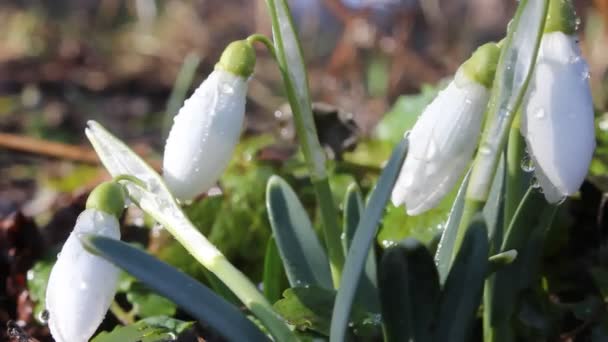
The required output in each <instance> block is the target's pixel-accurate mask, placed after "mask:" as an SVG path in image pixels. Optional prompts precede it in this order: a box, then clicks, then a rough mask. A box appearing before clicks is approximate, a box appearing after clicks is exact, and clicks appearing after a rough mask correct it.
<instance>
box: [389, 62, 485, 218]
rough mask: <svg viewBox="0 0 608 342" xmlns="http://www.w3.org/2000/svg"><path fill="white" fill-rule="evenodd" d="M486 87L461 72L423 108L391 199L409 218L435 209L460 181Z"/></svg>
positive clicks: (474, 142)
mask: <svg viewBox="0 0 608 342" xmlns="http://www.w3.org/2000/svg"><path fill="white" fill-rule="evenodd" d="M489 94H490V93H489V91H488V89H487V88H486V87H485V86H484V85H482V84H480V83H478V82H476V81H473V80H472V79H470V78H469V77H468V76H467V75H466V73H465V72H463V71H462V68H461V69H459V71H458V73H457V74H456V77H455V79H454V80H453V81H452V82H450V84H449V85H448V86H447V88H446V89H445V90H443V91H442V92H441V93H439V95H438V96H437V97H436V98H435V99H434V100H433V102H432V103H431V104H430V105H429V106H428V107H427V108H426V109H425V110H424V112H423V113H422V115H420V117H419V118H418V121H417V122H416V124H415V125H414V127H413V129H412V131H411V133H410V135H409V141H410V145H409V150H408V154H407V157H406V159H405V162H404V164H403V167H402V169H401V172H400V174H399V178H398V179H397V183H396V184H395V187H394V189H393V193H392V196H391V199H392V202H393V204H394V205H396V206H399V205H401V204H403V203H405V206H406V208H407V213H408V214H409V215H418V214H420V213H422V212H424V211H427V210H429V209H431V208H433V207H435V206H436V205H437V204H438V203H439V202H440V201H441V199H442V198H443V197H444V196H445V195H446V194H447V193H448V192H449V191H450V190H451V189H452V187H453V186H454V184H455V183H456V182H457V181H458V180H459V179H460V178H461V177H462V175H463V172H464V170H465V169H466V167H467V165H469V163H470V161H471V159H472V156H473V152H474V151H475V147H476V146H477V140H478V137H479V134H480V129H481V122H482V120H483V113H484V111H485V108H486V105H487V102H488V99H489Z"/></svg>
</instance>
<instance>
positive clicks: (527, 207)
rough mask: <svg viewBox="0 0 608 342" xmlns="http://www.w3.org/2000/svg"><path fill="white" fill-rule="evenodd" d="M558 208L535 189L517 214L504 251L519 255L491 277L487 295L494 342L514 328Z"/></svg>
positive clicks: (507, 234) (532, 189) (508, 231)
mask: <svg viewBox="0 0 608 342" xmlns="http://www.w3.org/2000/svg"><path fill="white" fill-rule="evenodd" d="M556 208H557V207H556V206H553V205H549V204H547V202H546V201H545V198H544V196H543V194H542V193H540V192H539V191H537V190H536V189H534V188H532V187H531V188H529V189H528V191H527V192H526V194H525V195H524V197H523V199H522V201H521V203H520V204H519V206H518V208H517V210H516V211H515V215H514V216H513V218H512V220H511V224H510V226H509V228H508V230H507V232H506V235H505V238H504V241H503V244H502V248H501V250H502V251H508V250H516V251H517V253H518V256H517V258H516V259H515V261H514V262H513V263H511V264H510V265H506V266H504V267H502V268H501V269H500V270H498V271H497V272H496V273H495V274H494V275H493V276H492V277H491V278H489V280H490V281H492V287H491V291H490V292H489V293H487V296H488V298H487V300H488V301H490V302H491V306H490V309H491V311H490V312H489V313H488V315H487V318H486V320H488V321H487V322H485V324H486V326H487V327H488V329H487V330H488V331H487V332H486V333H487V334H488V336H490V337H489V338H491V339H490V341H494V340H496V339H500V340H501V341H502V340H504V337H501V336H502V335H505V334H506V333H505V331H507V330H509V329H511V319H512V317H513V314H514V311H515V307H516V304H517V302H518V296H519V294H520V293H521V291H522V290H523V289H525V288H527V287H529V286H530V283H531V281H532V278H533V277H534V275H535V274H536V272H537V271H538V262H539V260H538V259H539V258H540V253H541V252H542V246H543V242H544V237H545V233H546V231H547V229H548V227H549V226H550V225H551V222H552V221H553V217H554V215H555V212H556Z"/></svg>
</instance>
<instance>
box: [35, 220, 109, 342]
mask: <svg viewBox="0 0 608 342" xmlns="http://www.w3.org/2000/svg"><path fill="white" fill-rule="evenodd" d="M80 234H97V235H102V236H106V237H110V238H114V239H119V238H120V228H119V224H118V220H117V219H116V217H115V216H113V215H111V214H108V213H105V212H103V211H100V210H97V209H87V210H85V211H83V212H82V213H81V214H80V216H78V220H77V222H76V226H75V227H74V230H73V231H72V233H71V234H70V236H69V238H68V239H67V241H66V242H65V244H64V245H63V248H62V249H61V253H60V254H59V255H58V257H57V262H56V263H55V265H54V266H53V269H52V271H51V275H50V278H49V282H48V286H47V291H46V309H47V310H48V312H49V321H48V324H49V328H50V330H51V334H52V335H53V338H54V339H55V341H57V342H86V341H88V340H89V338H91V336H92V335H93V334H94V333H95V330H97V327H99V324H101V321H103V318H104V317H105V315H106V312H107V311H108V308H109V307H110V303H112V300H113V298H114V294H115V291H116V285H117V281H118V275H119V270H118V269H117V268H116V267H115V266H114V265H112V264H110V263H109V262H107V261H105V260H104V259H102V258H101V257H98V256H96V255H93V254H90V253H89V252H87V251H86V250H85V249H84V247H82V245H81V243H80V239H79V235H80Z"/></svg>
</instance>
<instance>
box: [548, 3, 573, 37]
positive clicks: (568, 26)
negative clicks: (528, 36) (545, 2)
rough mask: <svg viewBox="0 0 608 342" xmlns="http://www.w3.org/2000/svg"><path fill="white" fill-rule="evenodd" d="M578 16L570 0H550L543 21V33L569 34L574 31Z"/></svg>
mask: <svg viewBox="0 0 608 342" xmlns="http://www.w3.org/2000/svg"><path fill="white" fill-rule="evenodd" d="M577 26H578V18H577V17H576V13H575V11H574V5H573V4H572V1H571V0H550V1H549V9H548V10H547V20H546V22H545V31H544V32H545V33H551V32H563V33H565V34H568V35H571V34H574V33H575V32H576V28H577Z"/></svg>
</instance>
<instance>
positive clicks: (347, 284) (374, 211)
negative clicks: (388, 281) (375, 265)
mask: <svg viewBox="0 0 608 342" xmlns="http://www.w3.org/2000/svg"><path fill="white" fill-rule="evenodd" d="M407 148H408V139H407V137H406V138H404V139H403V140H402V141H401V143H399V145H398V146H397V147H396V148H395V149H394V150H393V153H392V155H391V158H390V159H389V161H388V163H387V165H386V166H385V168H384V171H383V172H382V174H381V175H380V178H379V179H378V183H377V184H376V188H375V189H374V190H373V192H372V194H371V196H370V200H369V204H368V206H367V207H366V208H365V211H364V212H363V215H362V219H361V221H360V222H359V226H358V227H357V231H356V232H355V236H354V238H353V242H352V245H351V248H350V250H349V251H348V256H347V258H346V264H345V266H344V273H343V276H342V282H341V286H340V288H339V290H338V295H337V297H336V304H335V306H334V310H333V314H332V322H331V334H330V341H332V342H341V341H344V339H345V337H346V329H347V326H348V321H349V314H350V310H351V307H352V305H353V299H354V297H355V293H356V290H357V288H358V285H359V280H360V279H361V273H362V272H363V268H364V267H365V261H366V259H367V256H368V255H369V250H370V246H371V245H372V242H373V241H374V238H375V236H376V233H377V231H378V225H379V223H380V219H381V218H382V215H383V213H384V209H385V207H386V203H387V202H388V200H389V198H390V194H391V191H392V190H393V186H394V185H395V182H396V181H397V177H398V176H399V171H400V170H401V165H402V164H403V161H404V160H405V156H406V154H407Z"/></svg>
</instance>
